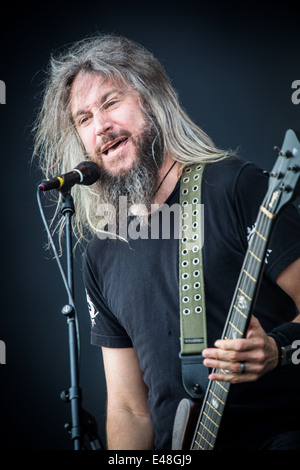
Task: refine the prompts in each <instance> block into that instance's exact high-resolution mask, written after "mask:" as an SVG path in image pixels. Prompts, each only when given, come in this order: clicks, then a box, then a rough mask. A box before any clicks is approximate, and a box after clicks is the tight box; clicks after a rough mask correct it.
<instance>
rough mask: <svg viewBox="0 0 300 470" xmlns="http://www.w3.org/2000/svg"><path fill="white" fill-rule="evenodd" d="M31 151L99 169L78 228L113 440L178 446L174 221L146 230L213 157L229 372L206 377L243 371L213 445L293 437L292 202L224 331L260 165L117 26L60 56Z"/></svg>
mask: <svg viewBox="0 0 300 470" xmlns="http://www.w3.org/2000/svg"><path fill="white" fill-rule="evenodd" d="M36 152H40V153H41V155H42V161H41V167H42V168H43V169H44V171H45V175H46V177H50V176H52V175H55V174H59V173H62V172H65V171H68V170H70V168H73V167H74V166H75V165H76V164H78V163H79V162H80V161H82V160H84V159H87V160H88V159H90V160H92V161H94V162H96V163H97V164H98V165H99V169H100V178H99V181H98V182H97V183H95V185H93V187H92V188H85V187H80V188H78V187H76V188H73V190H74V193H73V196H74V202H75V207H76V218H75V221H74V222H75V226H74V231H75V233H76V235H77V237H78V239H79V240H80V241H81V240H82V239H83V238H84V237H85V236H86V232H85V230H88V231H90V232H92V233H95V236H94V237H93V238H92V240H91V241H90V242H89V244H88V246H87V249H86V251H85V255H84V280H85V286H86V291H87V299H88V304H89V308H90V312H91V319H92V330H91V337H92V343H93V344H95V345H97V346H101V347H102V353H103V360H104V367H105V374H106V381H107V441H108V448H109V449H154V448H156V449H168V448H170V446H171V435H172V427H173V422H174V417H175V412H176V408H177V406H178V403H179V401H180V400H181V398H183V397H187V396H188V394H187V392H186V390H185V388H184V387H183V383H182V377H181V363H180V358H179V351H180V342H179V337H180V322H179V268H178V243H179V241H178V236H176V229H175V225H176V224H175V223H174V224H173V226H171V225H172V224H170V233H169V235H168V237H165V236H163V233H162V228H161V226H159V233H158V235H157V236H155V237H151V228H152V224H153V220H155V215H157V213H158V212H159V211H158V208H161V207H163V206H164V207H170V208H171V207H175V206H176V205H178V204H179V194H180V187H181V179H182V178H181V177H182V171H183V169H184V168H185V167H186V166H188V165H193V164H196V163H198V164H201V165H204V164H205V168H204V170H203V176H202V196H201V198H202V204H204V222H203V229H204V245H203V250H202V251H203V266H204V279H205V303H206V322H207V338H208V347H207V348H205V350H204V351H203V352H202V354H203V357H204V358H205V360H204V365H205V366H206V367H207V370H208V371H210V372H211V369H213V368H217V369H221V370H226V372H227V373H226V374H210V378H211V380H218V381H226V382H230V383H232V384H235V385H234V386H233V390H232V395H231V397H230V400H229V403H228V406H227V409H226V415H224V418H223V421H222V425H221V429H220V432H219V436H218V439H217V444H216V449H237V448H241V449H242V448H250V449H263V448H270V449H271V448H278V449H279V448H284V449H289V448H298V449H299V448H300V435H299V416H300V414H299V409H300V404H299V390H300V378H299V369H298V368H297V367H296V366H295V365H294V364H291V365H288V366H285V367H284V366H281V365H280V360H279V351H280V348H281V346H286V345H290V344H292V342H293V341H294V340H295V339H297V338H299V339H300V316H299V315H297V308H298V309H299V307H300V289H299V284H300V260H299V257H300V241H299V236H298V233H299V228H300V221H299V216H298V214H297V211H296V210H295V209H294V208H293V207H292V206H290V207H288V208H287V209H286V210H285V211H284V213H283V214H282V216H281V220H280V222H278V224H277V225H276V227H275V229H274V233H273V236H272V241H271V244H270V247H269V250H268V256H267V258H266V261H265V270H264V276H263V279H262V283H261V290H260V293H259V296H258V299H257V303H256V308H255V311H254V315H253V316H252V318H251V321H250V324H249V328H248V330H247V335H246V338H244V339H241V338H239V339H230V340H222V341H220V340H219V339H220V337H221V334H222V330H223V327H224V324H225V321H226V316H227V313H228V309H229V306H230V303H231V298H232V296H233V293H234V289H235V286H236V282H237V279H238V275H239V271H240V269H241V266H242V262H243V259H244V256H245V252H246V250H247V247H248V241H249V239H250V237H251V234H252V233H253V230H254V229H255V221H256V217H257V214H258V209H259V206H260V204H261V201H262V199H263V196H264V194H265V192H266V190H267V178H266V176H265V175H264V173H263V172H262V171H260V170H259V169H258V168H256V167H255V165H253V164H250V163H248V162H245V161H243V160H241V159H239V158H237V157H234V156H231V155H230V154H229V153H227V152H224V151H221V150H219V149H217V148H215V146H214V144H213V143H212V141H211V140H210V138H209V137H208V136H207V135H206V134H205V133H204V132H203V131H202V130H201V129H199V128H198V127H197V126H196V125H195V124H194V123H193V122H191V120H190V119H189V118H188V117H187V115H186V114H185V113H184V111H183V110H182V108H181V107H180V105H179V102H178V99H177V96H176V93H175V91H174V90H173V88H172V86H171V85H170V82H169V80H168V78H167V77H166V74H165V71H164V69H163V68H162V66H161V65H160V64H159V63H158V61H157V60H156V59H155V58H154V57H153V56H152V55H151V54H150V53H149V52H148V51H146V50H145V49H144V48H142V47H141V46H139V45H137V44H135V43H133V42H132V41H129V40H127V39H125V38H122V37H116V36H103V37H96V38H92V39H91V40H84V41H82V42H80V43H78V44H75V45H74V46H72V48H71V49H70V50H69V51H67V52H66V53H65V54H63V55H61V56H59V57H57V58H52V62H51V72H50V77H49V81H48V86H47V89H46V92H45V97H44V102H43V107H42V110H41V113H40V116H39V120H38V123H37V128H36ZM201 165H200V166H201ZM124 200H125V201H126V205H125V206H124V205H123V202H124ZM121 202H122V204H121ZM103 207H105V211H103ZM141 208H142V214H143V217H138V216H140V215H141ZM124 214H125V217H126V231H125V232H126V233H125V235H124V220H122V217H123V218H124ZM145 214H146V215H145ZM127 216H128V217H127ZM133 222H134V224H133V225H132V223H133ZM133 227H134V229H133ZM105 232H107V233H106V234H107V236H106V237H105V236H104V235H105ZM295 306H296V307H297V308H296V307H295ZM276 328H277V329H276ZM217 340H219V341H217ZM216 341H217V342H216ZM283 343H284V344H283ZM200 385H201V384H200Z"/></svg>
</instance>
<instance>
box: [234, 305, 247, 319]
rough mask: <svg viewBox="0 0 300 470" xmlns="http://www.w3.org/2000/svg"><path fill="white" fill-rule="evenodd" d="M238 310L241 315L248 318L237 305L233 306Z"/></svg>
mask: <svg viewBox="0 0 300 470" xmlns="http://www.w3.org/2000/svg"><path fill="white" fill-rule="evenodd" d="M233 307H234V308H235V309H236V311H237V312H239V314H240V315H242V316H243V317H244V318H248V317H247V315H245V314H244V312H242V311H241V310H240V309H239V308H238V307H237V306H236V305H234V306H233Z"/></svg>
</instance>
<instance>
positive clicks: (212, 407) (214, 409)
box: [206, 401, 222, 416]
mask: <svg viewBox="0 0 300 470" xmlns="http://www.w3.org/2000/svg"><path fill="white" fill-rule="evenodd" d="M206 404H207V405H208V406H209V407H210V408H211V409H212V410H213V411H214V412H215V413H217V415H219V416H222V415H221V413H219V411H217V410H216V408H215V407H214V406H213V405H212V404H211V403H209V401H206Z"/></svg>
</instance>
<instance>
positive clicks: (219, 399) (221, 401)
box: [210, 390, 225, 405]
mask: <svg viewBox="0 0 300 470" xmlns="http://www.w3.org/2000/svg"><path fill="white" fill-rule="evenodd" d="M210 393H211V394H212V395H213V396H214V397H215V398H216V399H217V400H218V401H219V402H220V403H222V405H225V403H224V402H223V400H221V398H220V397H218V395H216V394H215V393H214V392H213V391H212V390H210Z"/></svg>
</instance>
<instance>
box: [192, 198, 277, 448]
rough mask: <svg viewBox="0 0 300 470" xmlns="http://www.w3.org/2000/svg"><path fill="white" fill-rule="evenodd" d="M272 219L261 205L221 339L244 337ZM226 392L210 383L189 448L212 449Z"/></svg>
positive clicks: (224, 385) (226, 386) (220, 385)
mask: <svg viewBox="0 0 300 470" xmlns="http://www.w3.org/2000/svg"><path fill="white" fill-rule="evenodd" d="M274 220H275V215H274V214H273V213H271V212H270V211H269V210H268V209H267V208H266V207H265V205H264V203H263V204H262V205H261V207H260V210H259V214H258V217H257V220H256V225H255V230H254V232H253V235H252V238H251V241H250V243H249V246H248V249H247V252H246V255H245V258H244V262H243V266H242V269H241V272H240V276H239V279H238V283H237V286H236V290H235V293H234V296H233V299H232V303H231V306H230V309H229V313H228V316H227V321H226V324H225V327H224V330H223V334H222V339H234V338H242V337H244V336H245V333H246V331H247V326H248V323H249V320H250V317H251V312H252V310H253V307H254V304H255V299H256V296H257V292H258V289H259V284H260V280H261V276H262V273H263V269H264V264H265V258H266V253H267V248H268V241H269V239H270V234H271V230H272V227H273V222H274ZM214 372H218V373H224V374H226V371H225V370H219V369H218V370H216V369H215V370H214ZM229 389H230V384H229V383H227V382H219V381H210V382H209V385H208V387H207V391H206V395H205V398H204V401H203V405H202V409H201V411H200V415H199V420H198V424H197V427H196V432H195V435H194V438H193V441H192V445H191V449H194V450H212V449H213V448H214V446H215V441H216V439H217V435H218V430H219V427H220V423H221V419H222V416H223V412H224V409H225V405H226V401H227V398H228V393H229Z"/></svg>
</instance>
